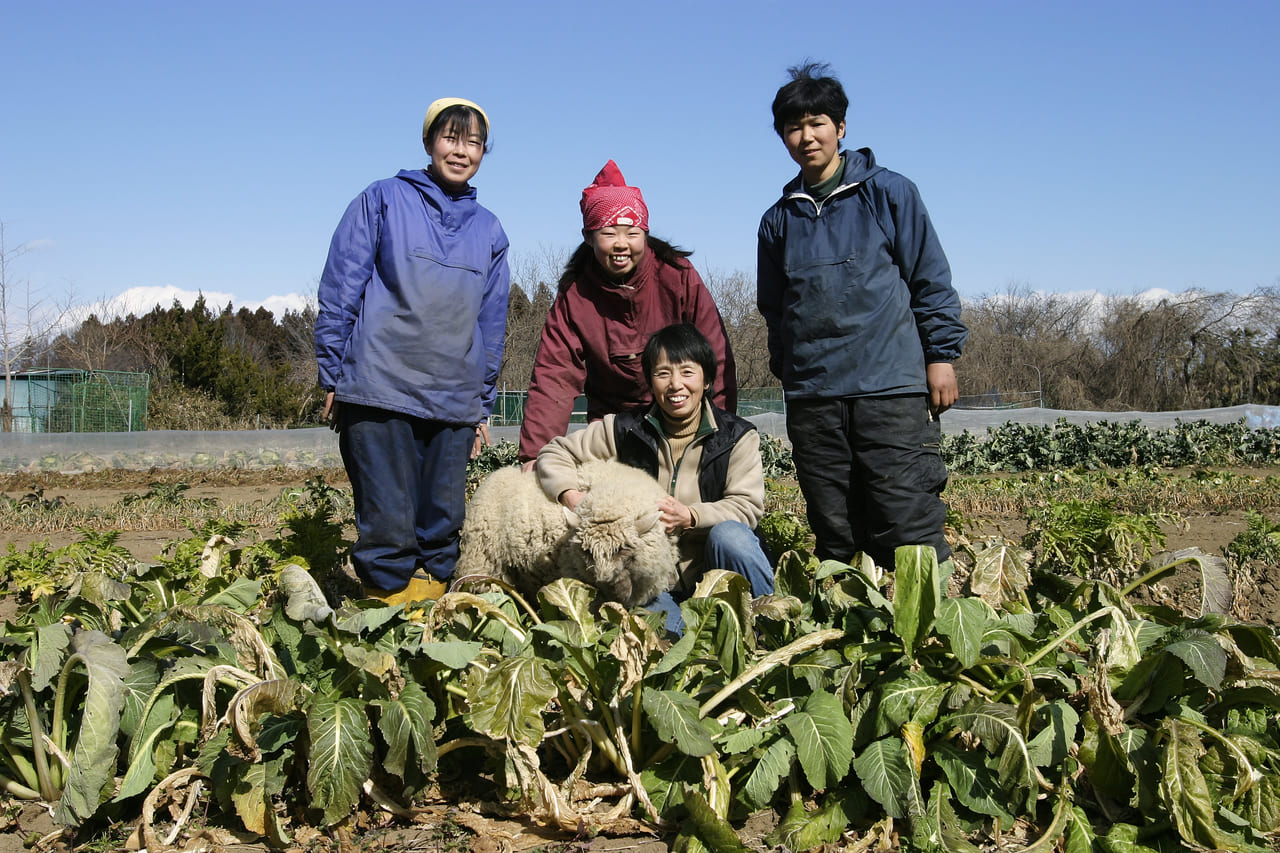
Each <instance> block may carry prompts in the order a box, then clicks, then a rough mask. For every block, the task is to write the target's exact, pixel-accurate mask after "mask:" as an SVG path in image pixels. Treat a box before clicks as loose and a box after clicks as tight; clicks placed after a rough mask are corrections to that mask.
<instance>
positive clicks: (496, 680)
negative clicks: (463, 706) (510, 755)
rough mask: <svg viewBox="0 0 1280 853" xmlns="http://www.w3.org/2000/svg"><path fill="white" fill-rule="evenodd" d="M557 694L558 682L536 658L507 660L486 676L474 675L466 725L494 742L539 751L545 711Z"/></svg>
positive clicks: (469, 681)
mask: <svg viewBox="0 0 1280 853" xmlns="http://www.w3.org/2000/svg"><path fill="white" fill-rule="evenodd" d="M555 695H556V682H555V680H554V679H553V678H552V677H551V673H550V671H549V670H548V669H547V666H546V664H544V663H543V662H542V661H540V660H536V659H534V658H524V657H520V658H507V659H506V660H504V661H502V662H500V663H499V664H498V665H497V666H495V667H493V668H492V669H490V670H489V671H488V672H487V673H485V674H483V675H477V673H476V672H475V671H472V672H471V676H470V678H469V680H468V684H467V701H468V703H469V704H470V706H471V710H470V711H469V712H467V714H466V718H467V723H468V724H469V725H470V726H471V728H472V729H474V730H475V731H477V732H479V733H481V734H484V735H488V736H489V737H491V738H494V739H495V740H503V739H506V740H510V741H513V742H516V743H523V744H526V745H527V746H530V747H534V748H536V747H537V746H538V744H540V743H541V742H542V735H543V733H544V732H545V731H546V728H545V727H544V725H543V722H542V711H543V709H544V708H546V707H547V703H548V702H550V701H551V699H552V698H553V697H554V696H555Z"/></svg>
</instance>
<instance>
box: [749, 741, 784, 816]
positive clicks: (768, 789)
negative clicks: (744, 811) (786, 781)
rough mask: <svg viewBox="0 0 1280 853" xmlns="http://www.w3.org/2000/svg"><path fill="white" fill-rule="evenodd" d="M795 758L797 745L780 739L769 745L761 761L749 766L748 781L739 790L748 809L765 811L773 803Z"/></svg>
mask: <svg viewBox="0 0 1280 853" xmlns="http://www.w3.org/2000/svg"><path fill="white" fill-rule="evenodd" d="M795 757H796V748H795V745H794V744H793V743H792V742H791V741H789V740H787V739H786V738H778V739H777V740H775V741H774V742H773V743H771V744H769V746H768V748H767V749H765V751H764V753H763V754H762V755H761V756H760V758H759V760H757V761H756V762H755V763H754V764H751V765H748V768H749V769H748V770H747V771H746V773H747V776H746V779H744V780H742V783H741V785H740V786H739V788H738V790H739V792H740V794H741V796H742V799H743V802H744V803H746V805H747V807H748V808H751V809H763V808H766V807H767V806H768V805H769V804H770V803H772V802H773V798H774V796H775V795H776V794H777V793H778V783H779V782H780V781H782V779H783V777H785V776H786V775H787V774H788V773H789V772H791V762H792V761H794V760H795Z"/></svg>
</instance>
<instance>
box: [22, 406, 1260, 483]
mask: <svg viewBox="0 0 1280 853" xmlns="http://www.w3.org/2000/svg"><path fill="white" fill-rule="evenodd" d="M751 420H752V421H753V422H754V423H755V424H756V426H757V427H758V428H759V429H760V431H761V432H763V433H766V434H768V435H774V436H778V437H779V438H785V437H786V433H787V430H786V419H785V416H783V415H780V414H765V415H755V416H753V417H752V418H751ZM1059 420H1066V421H1067V422H1069V423H1074V424H1086V423H1091V422H1094V421H1112V422H1119V423H1129V422H1130V421H1141V422H1142V424H1143V425H1144V426H1146V427H1147V428H1148V429H1150V430H1153V431H1158V430H1162V429H1169V428H1171V427H1173V426H1174V425H1175V424H1176V423H1177V422H1178V421H1187V422H1194V421H1209V422H1211V423H1235V422H1237V421H1244V423H1245V425H1246V426H1248V427H1249V428H1250V429H1260V428H1263V427H1280V406H1232V407H1231V408H1225V409H1193V410H1187V411H1180V412H1080V411H1065V410H1060V409H1040V408H1031V409H952V410H951V411H949V412H947V413H946V414H944V415H943V416H942V429H943V431H944V432H946V433H948V434H959V433H962V432H965V431H966V430H967V431H969V432H972V433H974V434H976V435H978V436H979V437H981V436H984V435H985V434H986V431H987V427H995V426H999V425H1000V424H1003V423H1009V422H1017V423H1027V424H1042V425H1052V424H1054V423H1057V422H1058V421H1059ZM575 428H577V427H575ZM490 433H491V436H492V438H493V440H494V441H495V442H497V441H503V440H505V441H513V442H514V441H516V440H517V439H518V436H519V433H520V428H519V427H515V426H506V427H494V428H492V429H491V430H490ZM281 466H283V467H291V468H339V467H341V466H342V459H341V457H340V456H339V455H338V437H337V434H336V433H334V432H332V431H331V430H328V429H324V428H314V429H289V430H246V431H226V432H180V431H174V430H156V431H147V432H102V433H84V432H78V433H0V473H4V474H12V473H17V472H21V471H30V472H39V471H48V472H57V473H63V474H78V473H85V472H89V471H100V470H105V469H125V470H135V471H139V470H140V471H146V470H149V469H152V468H156V469H193V470H208V469H213V468H275V467H281Z"/></svg>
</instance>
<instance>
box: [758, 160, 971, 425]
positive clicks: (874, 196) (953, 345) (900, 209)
mask: <svg viewBox="0 0 1280 853" xmlns="http://www.w3.org/2000/svg"><path fill="white" fill-rule="evenodd" d="M842 156H843V157H844V177H843V179H842V180H841V182H840V186H839V187H838V188H837V189H836V190H835V192H833V193H832V194H831V195H830V196H829V197H828V198H827V199H826V200H825V201H824V202H822V203H821V204H819V203H818V202H816V201H815V200H814V199H813V198H812V197H811V196H810V195H809V194H808V193H807V192H805V189H804V184H803V179H802V178H801V177H800V176H797V177H796V178H795V179H794V180H792V181H791V182H790V183H788V184H787V185H786V187H785V188H784V189H783V195H782V198H781V199H779V200H778V201H777V202H776V203H775V204H774V205H773V207H771V208H769V210H768V211H766V212H765V214H764V217H763V218H762V219H761V221H760V231H759V235H758V259H757V279H756V282H757V304H758V306H759V308H760V313H761V314H762V315H763V316H764V319H765V324H766V325H767V327H768V331H769V367H770V369H771V370H772V371H773V373H774V375H776V376H777V377H778V378H779V379H781V380H782V387H783V390H784V393H785V396H786V398H787V399H806V398H831V397H860V396H889V395H896V394H926V393H928V386H927V385H926V383H925V364H926V363H930V364H932V363H934V362H943V361H945V362H950V361H954V360H955V359H957V358H959V357H960V351H961V349H962V347H963V346H964V342H965V339H966V337H967V336H968V331H967V330H966V329H965V327H964V324H963V323H961V322H960V297H959V296H958V295H957V294H956V292H955V290H954V289H953V288H952V286H951V267H950V266H949V265H948V263H947V258H946V255H945V254H943V251H942V245H941V244H940V243H939V242H938V236H937V234H936V233H935V232H934V230H933V224H932V223H931V222H930V221H929V214H928V212H927V211H926V210H925V206H924V202H923V201H921V199H920V193H919V191H918V190H917V189H916V187H915V184H913V183H912V182H911V181H909V180H907V178H905V177H903V176H902V175H899V174H898V173H897V172H892V171H890V170H888V169H885V168H883V167H881V166H877V165H876V161H875V156H874V155H873V154H872V153H871V149H869V148H862V149H859V150H858V151H845V152H844V153H843V155H842Z"/></svg>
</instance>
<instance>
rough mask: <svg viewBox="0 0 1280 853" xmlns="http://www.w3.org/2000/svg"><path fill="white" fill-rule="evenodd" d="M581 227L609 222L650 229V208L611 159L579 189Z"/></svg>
mask: <svg viewBox="0 0 1280 853" xmlns="http://www.w3.org/2000/svg"><path fill="white" fill-rule="evenodd" d="M579 206H580V207H581V208H582V227H583V228H585V229H586V230H588V231H598V230H599V229H601V228H608V227H609V226H610V225H634V226H635V227H637V228H640V229H642V230H644V231H648V230H649V208H647V207H645V204H644V196H642V195H641V194H640V188H639V187H629V186H627V181H626V179H625V178H623V177H622V172H621V170H619V169H618V164H617V163H615V162H613V161H612V160H610V161H609V162H608V163H605V164H604V168H603V169H601V170H600V173H599V174H598V175H596V179H595V180H594V181H592V182H591V186H589V187H587V188H586V189H584V190H583V191H582V201H581V202H579Z"/></svg>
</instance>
